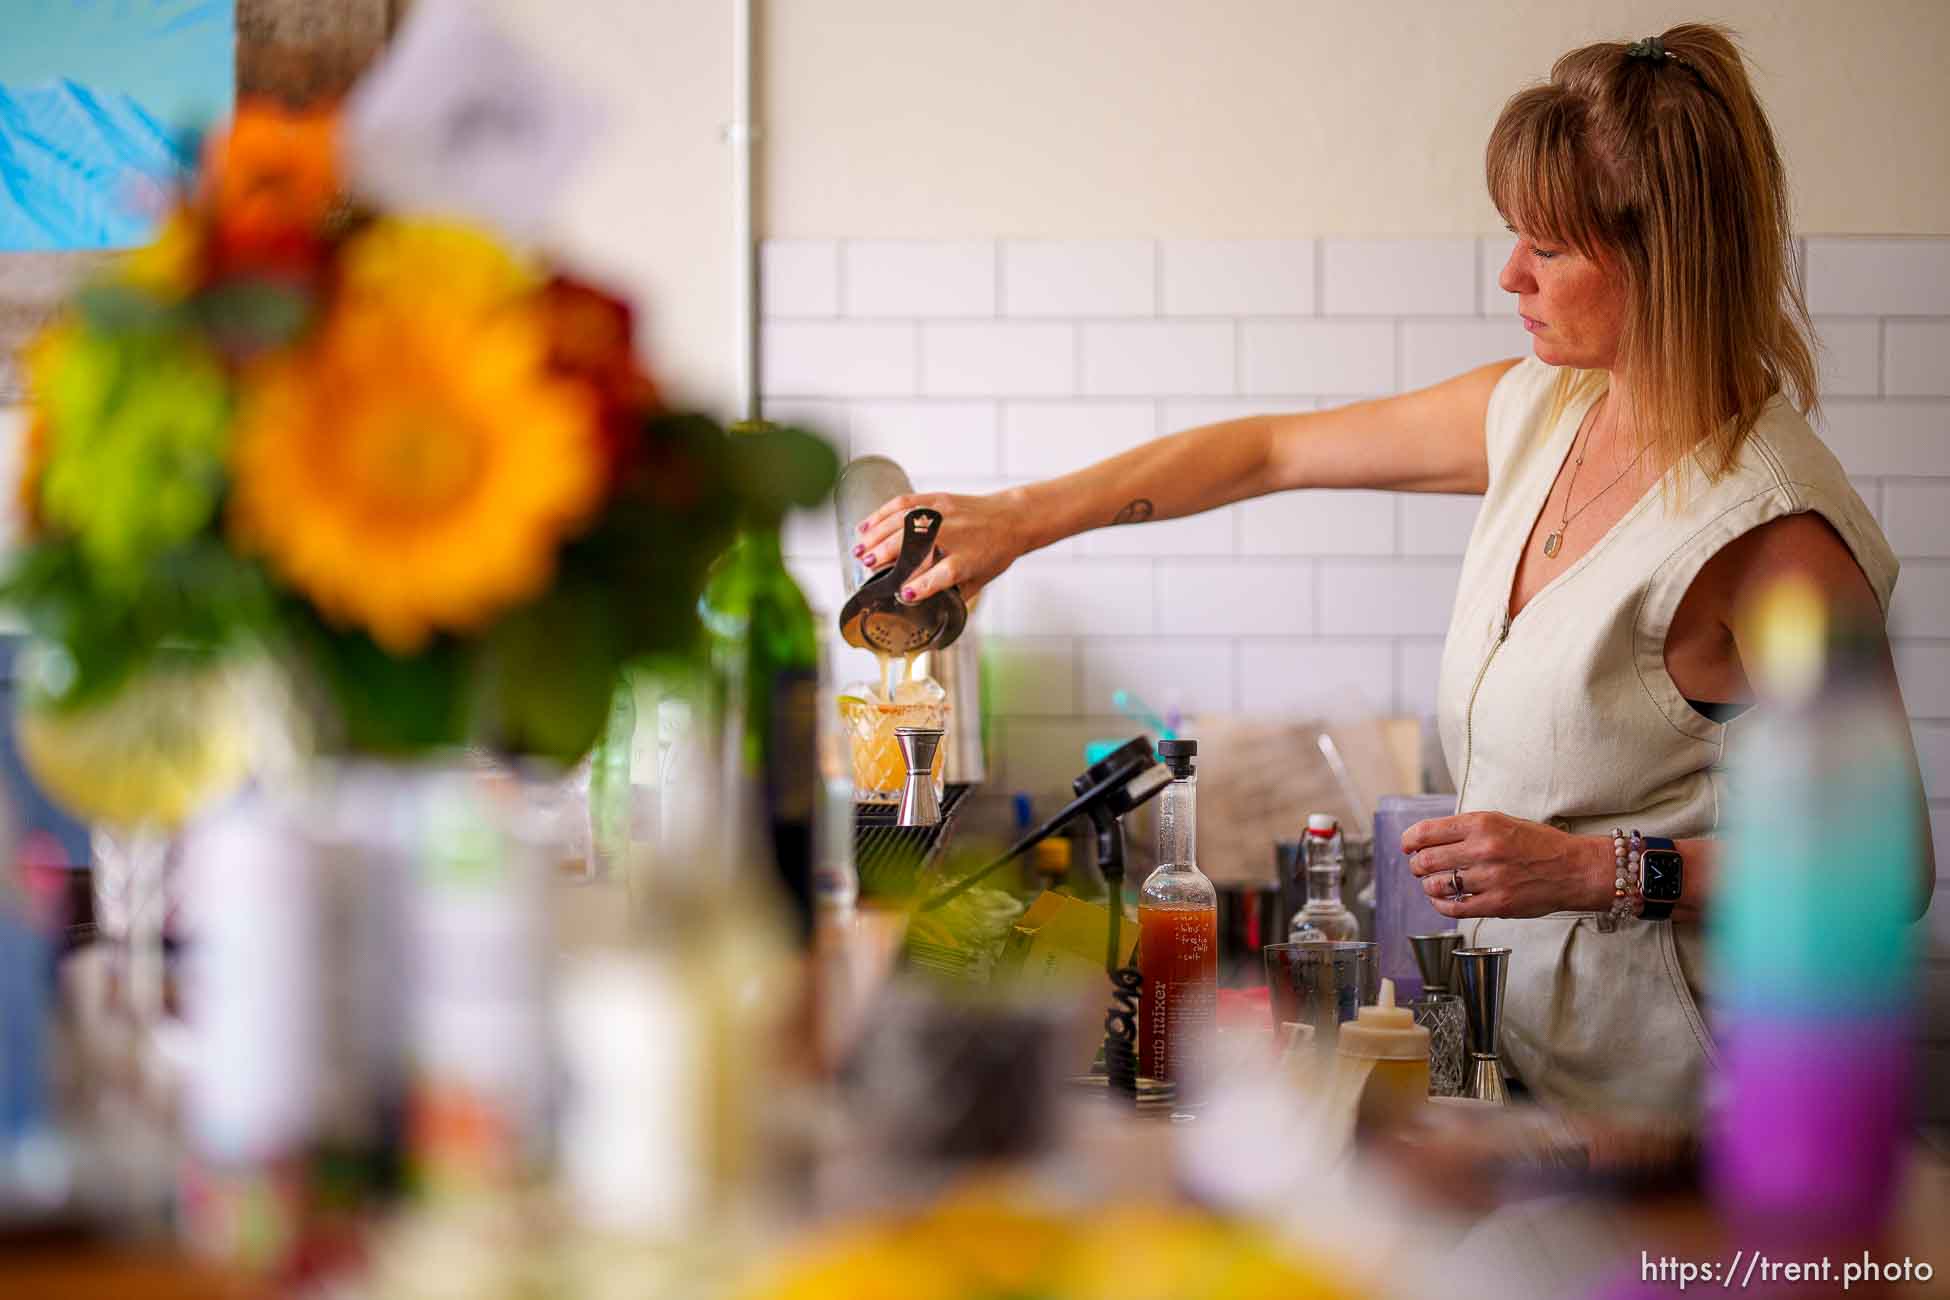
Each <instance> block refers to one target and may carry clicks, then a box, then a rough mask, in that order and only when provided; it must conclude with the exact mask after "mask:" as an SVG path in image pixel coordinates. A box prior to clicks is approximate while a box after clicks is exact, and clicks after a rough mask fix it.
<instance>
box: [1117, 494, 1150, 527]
mask: <svg viewBox="0 0 1950 1300" xmlns="http://www.w3.org/2000/svg"><path fill="white" fill-rule="evenodd" d="M1156 513H1157V511H1156V509H1155V508H1154V507H1153V506H1152V504H1151V501H1150V498H1148V497H1139V498H1138V499H1137V500H1135V501H1133V502H1131V504H1129V505H1127V506H1125V507H1124V508H1123V509H1122V510H1119V511H1118V512H1117V517H1116V518H1115V519H1113V520H1111V523H1113V524H1141V523H1143V522H1144V521H1145V520H1147V519H1149V518H1150V517H1151V516H1152V515H1153V514H1156Z"/></svg>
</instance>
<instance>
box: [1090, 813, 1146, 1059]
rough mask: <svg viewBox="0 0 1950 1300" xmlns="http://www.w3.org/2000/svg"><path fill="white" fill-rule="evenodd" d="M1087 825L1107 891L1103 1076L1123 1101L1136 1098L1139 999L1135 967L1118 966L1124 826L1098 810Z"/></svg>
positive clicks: (1140, 987) (1141, 989)
mask: <svg viewBox="0 0 1950 1300" xmlns="http://www.w3.org/2000/svg"><path fill="white" fill-rule="evenodd" d="M1090 821H1091V824H1092V825H1094V826H1095V827H1096V828H1097V868H1098V870H1099V871H1101V872H1102V873H1103V877H1104V884H1105V885H1106V886H1108V887H1109V890H1110V946H1109V950H1108V951H1107V952H1106V953H1105V954H1104V972H1105V973H1106V974H1107V975H1109V976H1110V1011H1109V1012H1108V1013H1107V1014H1106V1015H1105V1016H1104V1073H1105V1074H1107V1075H1108V1076H1109V1077H1110V1086H1111V1087H1113V1088H1115V1089H1117V1090H1118V1091H1119V1092H1121V1093H1123V1094H1124V1095H1125V1096H1127V1097H1136V1096H1137V1077H1138V1005H1139V1003H1140V1001H1141V1000H1142V997H1143V993H1144V976H1143V974H1142V973H1140V972H1139V970H1138V968H1137V966H1136V965H1135V964H1129V965H1125V964H1120V963H1119V962H1118V960H1117V950H1118V947H1119V944H1118V939H1119V935H1120V931H1121V930H1122V928H1123V924H1124V823H1123V822H1122V821H1120V820H1118V819H1117V818H1116V817H1114V816H1112V815H1111V813H1110V812H1109V811H1108V810H1106V809H1104V808H1102V807H1097V808H1093V809H1091V810H1090Z"/></svg>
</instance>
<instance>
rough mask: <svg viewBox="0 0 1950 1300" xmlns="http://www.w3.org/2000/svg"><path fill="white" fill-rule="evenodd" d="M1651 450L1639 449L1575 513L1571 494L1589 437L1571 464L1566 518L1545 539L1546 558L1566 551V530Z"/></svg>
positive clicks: (1593, 425) (1593, 430) (1595, 427)
mask: <svg viewBox="0 0 1950 1300" xmlns="http://www.w3.org/2000/svg"><path fill="white" fill-rule="evenodd" d="M1597 433H1598V421H1597V418H1596V417H1595V416H1594V417H1593V418H1592V421H1591V436H1592V437H1595V436H1596V435H1597ZM1651 449H1652V448H1651V445H1650V444H1649V443H1648V444H1647V445H1646V446H1644V447H1641V448H1639V454H1638V455H1636V456H1634V457H1632V462H1631V464H1629V465H1627V466H1626V467H1625V468H1624V469H1621V470H1619V471H1618V477H1617V478H1614V479H1613V480H1612V481H1611V482H1609V483H1607V484H1605V485H1604V486H1603V487H1601V488H1599V489H1598V491H1597V494H1596V495H1594V496H1593V497H1592V498H1591V501H1587V502H1585V503H1584V504H1583V505H1581V506H1579V507H1578V508H1577V509H1576V510H1575V511H1574V510H1572V509H1571V493H1572V492H1574V491H1575V490H1576V489H1577V486H1578V470H1579V469H1581V468H1582V467H1583V465H1584V458H1585V455H1586V453H1587V452H1589V451H1590V450H1591V437H1587V438H1586V439H1585V440H1584V451H1581V452H1579V453H1578V458H1577V459H1576V460H1574V461H1572V462H1571V481H1570V482H1569V483H1567V484H1565V485H1564V516H1563V518H1561V519H1559V520H1558V521H1557V529H1556V531H1554V532H1552V533H1551V534H1550V535H1549V536H1548V537H1546V538H1544V555H1545V557H1546V558H1548V559H1553V560H1554V559H1556V558H1557V553H1558V552H1559V551H1561V550H1563V549H1564V530H1565V529H1566V528H1569V527H1570V526H1571V521H1572V520H1574V519H1576V518H1577V517H1578V516H1579V515H1581V514H1583V513H1584V512H1585V511H1587V510H1589V509H1590V508H1591V505H1592V502H1593V501H1596V500H1597V499H1598V498H1599V497H1601V496H1603V495H1605V493H1607V492H1609V491H1611V490H1612V489H1613V488H1615V487H1617V486H1618V484H1619V481H1620V480H1621V479H1623V478H1624V477H1625V476H1626V475H1627V474H1630V473H1631V472H1632V471H1633V470H1634V469H1635V468H1637V467H1638V463H1639V462H1640V461H1642V460H1644V459H1645V453H1646V452H1648V451H1650V450H1651Z"/></svg>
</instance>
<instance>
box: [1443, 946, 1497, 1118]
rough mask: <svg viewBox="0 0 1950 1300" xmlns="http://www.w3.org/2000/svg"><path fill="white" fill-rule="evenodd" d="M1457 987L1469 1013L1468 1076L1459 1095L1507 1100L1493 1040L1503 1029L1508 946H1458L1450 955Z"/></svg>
mask: <svg viewBox="0 0 1950 1300" xmlns="http://www.w3.org/2000/svg"><path fill="white" fill-rule="evenodd" d="M1454 963H1455V965H1454V969H1455V972H1456V984H1457V991H1458V992H1460V993H1461V994H1462V1000H1463V1009H1464V1011H1465V1012H1466V1013H1467V1015H1468V1017H1469V1077H1468V1078H1467V1079H1465V1080H1464V1082H1463V1096H1465V1097H1473V1098H1475V1099H1476V1100H1478V1101H1494V1102H1507V1101H1509V1100H1510V1092H1509V1089H1507V1088H1505V1087H1504V1086H1503V1067H1502V1064H1501V1062H1499V1060H1498V1059H1497V1046H1496V1045H1497V1041H1498V1040H1499V1039H1500V1038H1501V1037H1502V1033H1503V985H1504V982H1505V981H1506V980H1508V979H1509V977H1510V950H1509V949H1508V948H1458V949H1456V951H1455V956H1454Z"/></svg>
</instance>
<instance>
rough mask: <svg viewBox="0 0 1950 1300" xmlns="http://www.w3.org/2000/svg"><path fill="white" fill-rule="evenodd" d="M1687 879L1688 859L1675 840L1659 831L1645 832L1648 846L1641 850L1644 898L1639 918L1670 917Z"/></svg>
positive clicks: (1663, 918)
mask: <svg viewBox="0 0 1950 1300" xmlns="http://www.w3.org/2000/svg"><path fill="white" fill-rule="evenodd" d="M1685 881H1686V859H1684V858H1682V857H1681V856H1679V850H1678V849H1676V848H1674V847H1673V844H1672V841H1671V840H1669V839H1666V838H1664V837H1663V836H1659V835H1648V836H1646V837H1645V849H1644V851H1643V852H1641V853H1640V854H1639V895H1640V897H1641V898H1643V899H1644V900H1645V901H1644V905H1643V906H1641V907H1640V909H1639V919H1640V920H1642V921H1665V920H1670V919H1671V917H1672V905H1673V904H1674V903H1677V902H1678V901H1679V891H1680V890H1681V888H1682V887H1683V886H1684V885H1685Z"/></svg>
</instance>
